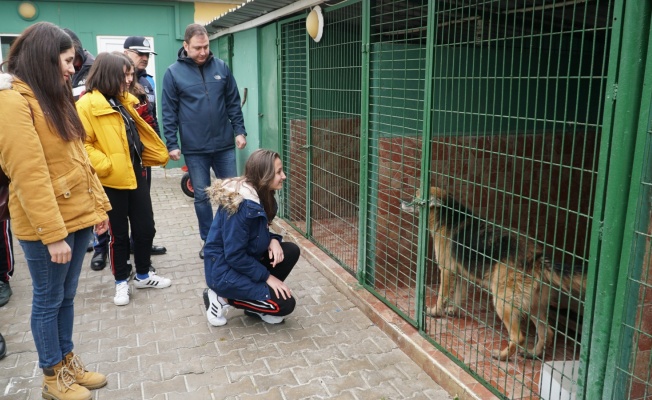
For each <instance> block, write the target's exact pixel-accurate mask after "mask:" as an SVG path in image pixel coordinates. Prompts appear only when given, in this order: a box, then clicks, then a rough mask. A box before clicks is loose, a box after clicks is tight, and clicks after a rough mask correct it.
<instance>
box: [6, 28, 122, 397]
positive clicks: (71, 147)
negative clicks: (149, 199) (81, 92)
mask: <svg viewBox="0 0 652 400" xmlns="http://www.w3.org/2000/svg"><path fill="white" fill-rule="evenodd" d="M74 57H75V50H74V48H73V42H72V40H71V38H70V36H68V34H66V33H65V32H64V31H63V30H62V29H60V28H59V27H57V26H56V25H53V24H51V23H48V22H39V23H37V24H34V25H32V26H30V27H29V28H27V29H25V31H24V32H23V33H22V34H21V35H20V36H19V37H18V38H17V39H16V41H15V42H14V44H13V45H12V46H11V49H10V50H9V57H8V59H7V61H6V65H5V67H6V71H7V72H8V73H6V74H5V73H2V74H0V126H2V129H0V167H2V169H3V171H4V172H5V173H6V174H7V176H8V177H9V179H10V180H11V182H10V184H9V192H10V197H9V211H10V214H11V219H12V225H13V232H14V235H15V236H16V237H17V238H18V241H19V243H20V245H21V247H22V249H23V252H24V253H25V259H26V260H27V266H28V267H29V272H30V275H31V277H32V287H33V298H32V315H31V328H32V335H33V336H34V344H35V346H36V350H37V352H38V358H39V360H38V361H39V367H41V368H42V369H43V374H44V379H43V397H44V398H46V399H59V400H64V399H65V400H70V399H74V400H86V399H90V398H91V393H90V392H89V389H96V388H99V387H102V386H104V385H106V377H105V376H104V375H102V374H99V373H95V372H89V371H87V370H86V369H85V367H84V365H83V363H82V362H81V359H80V358H79V356H78V355H75V354H73V352H72V350H73V347H74V346H73V342H72V331H73V320H74V298H75V293H76V292H77V283H78V280H79V274H80V272H81V265H82V261H83V259H84V254H85V253H86V247H87V245H88V241H89V239H90V237H91V233H92V229H93V228H92V227H93V226H95V230H96V231H97V232H99V233H101V232H104V231H106V230H107V228H108V223H107V212H108V211H109V210H110V209H111V205H110V204H109V200H108V198H107V196H106V194H105V193H104V190H103V189H102V185H101V184H100V182H99V180H98V177H97V175H96V174H95V171H94V170H93V168H92V166H91V163H90V161H89V159H88V155H87V153H86V150H85V149H84V144H83V141H84V139H85V137H86V133H85V131H84V128H83V126H82V123H81V121H80V120H79V117H78V115H77V112H76V110H75V104H74V100H73V97H72V91H71V86H70V77H71V76H72V75H73V74H74V72H75V71H74V68H73V59H74Z"/></svg>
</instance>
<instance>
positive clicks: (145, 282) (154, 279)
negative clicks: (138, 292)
mask: <svg viewBox="0 0 652 400" xmlns="http://www.w3.org/2000/svg"><path fill="white" fill-rule="evenodd" d="M170 285H172V281H171V280H169V279H168V278H163V277H162V276H158V275H156V274H153V273H151V272H150V273H149V276H148V277H147V279H138V275H136V276H135V277H134V286H136V289H148V288H155V289H163V288H166V287H170Z"/></svg>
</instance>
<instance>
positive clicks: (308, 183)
mask: <svg viewBox="0 0 652 400" xmlns="http://www.w3.org/2000/svg"><path fill="white" fill-rule="evenodd" d="M310 40H312V39H311V38H310V36H309V35H305V45H306V152H307V154H306V237H309V238H312V218H311V217H310V216H311V215H312V207H311V203H312V202H311V201H310V200H311V198H312V128H311V125H312V111H311V110H310V108H311V106H312V102H311V95H310Z"/></svg>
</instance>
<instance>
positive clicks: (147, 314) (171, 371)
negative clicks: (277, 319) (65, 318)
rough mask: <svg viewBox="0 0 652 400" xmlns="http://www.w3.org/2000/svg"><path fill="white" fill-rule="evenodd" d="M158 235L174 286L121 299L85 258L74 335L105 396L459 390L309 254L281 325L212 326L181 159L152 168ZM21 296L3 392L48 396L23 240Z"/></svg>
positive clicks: (108, 399) (10, 322)
mask: <svg viewBox="0 0 652 400" xmlns="http://www.w3.org/2000/svg"><path fill="white" fill-rule="evenodd" d="M153 175H154V179H153V183H152V203H153V206H154V215H155V218H156V228H157V234H156V239H155V242H156V244H162V245H165V246H166V247H167V248H168V253H167V254H165V255H162V256H155V257H153V258H152V261H153V263H154V266H155V267H156V268H157V271H158V273H159V274H160V275H162V276H165V277H169V278H170V279H172V281H173V283H172V286H171V287H170V288H167V289H163V290H157V289H147V290H136V289H134V290H133V295H132V299H131V302H130V304H129V305H127V306H124V307H117V306H115V305H114V304H113V295H114V283H113V277H112V276H111V273H110V271H109V270H108V269H105V270H103V271H99V272H98V271H92V270H91V269H90V268H89V267H88V264H89V262H90V257H91V255H90V254H88V255H87V256H86V259H85V260H84V267H83V269H82V273H81V276H80V280H79V289H78V293H77V298H76V300H75V313H76V317H75V338H74V339H75V342H76V346H77V347H76V349H75V350H76V352H77V353H78V354H80V355H81V356H82V358H83V360H84V361H85V363H86V365H87V367H88V369H89V370H92V371H99V372H102V373H105V374H107V377H108V381H109V383H108V385H107V386H106V387H105V388H103V389H99V390H95V391H93V394H94V399H96V400H97V399H100V400H115V399H120V400H122V399H126V400H131V399H133V400H141V399H142V400H177V399H178V400H195V399H198V400H204V399H206V400H218V399H219V400H222V399H232V400H249V399H265V400H267V399H271V400H276V399H278V400H294V399H355V400H360V399H382V398H384V399H403V398H417V399H437V400H442V399H450V398H451V397H450V396H449V395H448V394H447V393H445V392H444V391H443V390H442V389H441V388H440V387H439V386H438V385H437V384H436V383H435V382H433V381H432V379H430V378H429V377H428V376H427V375H426V374H425V373H423V371H422V370H421V369H420V368H419V366H418V365H417V364H415V363H414V362H413V361H411V360H410V359H409V358H408V357H407V356H406V355H405V353H403V352H402V351H401V350H399V348H398V346H397V345H396V344H395V343H394V342H393V341H392V340H391V339H390V338H388V337H387V336H386V335H385V334H384V333H383V332H382V331H381V330H380V329H379V328H378V327H377V326H375V325H374V324H373V323H372V322H371V320H370V319H369V318H368V317H367V316H366V315H365V314H364V313H363V312H362V311H361V310H360V309H359V308H358V307H356V306H355V305H354V303H353V302H351V301H350V300H349V298H347V296H345V295H343V294H342V293H340V292H339V291H338V290H337V289H336V288H335V287H334V286H333V285H332V284H331V283H330V281H329V280H328V279H326V278H325V277H324V275H322V274H321V272H320V271H319V270H318V269H316V268H315V267H313V266H312V265H311V264H310V263H309V262H307V261H306V259H305V258H303V257H301V258H300V260H299V262H298V264H297V266H296V267H295V270H294V272H293V273H292V274H291V275H290V277H289V278H288V285H289V286H290V287H291V288H293V293H294V295H295V296H296V297H297V308H296V310H295V313H294V314H293V315H291V316H290V317H288V318H287V321H286V322H285V323H283V324H280V325H273V326H272V325H267V324H265V323H264V322H262V321H261V320H260V319H258V318H251V317H247V316H244V315H243V313H242V311H240V310H234V309H232V310H230V312H229V314H228V316H227V319H228V321H229V322H228V324H227V325H225V326H222V327H212V326H210V325H208V323H207V322H206V317H205V310H204V305H203V301H202V297H201V295H202V290H203V288H204V287H205V282H204V266H203V263H202V260H200V259H199V257H198V256H197V252H198V251H199V247H200V240H199V233H198V230H197V221H196V217H195V214H194V207H193V204H192V199H190V198H188V197H186V196H185V195H183V193H182V192H181V190H180V186H179V180H180V177H181V171H180V170H179V169H173V170H167V171H165V170H162V169H154V174H153ZM16 261H17V262H16V272H15V276H14V278H13V280H12V281H11V286H12V289H13V291H14V295H13V296H12V298H11V301H10V302H9V303H8V304H7V305H6V306H4V307H2V308H0V332H2V333H3V335H4V336H5V339H6V340H7V344H8V355H7V357H6V358H5V359H3V360H2V361H0V397H1V398H3V399H8V400H28V399H39V398H40V397H41V396H40V384H41V379H42V373H41V370H40V369H39V368H38V362H37V359H38V357H37V355H36V350H35V348H34V342H33V339H32V335H31V332H30V324H29V314H30V312H31V280H30V278H29V273H28V270H27V267H26V265H25V261H24V258H23V256H22V251H21V249H20V246H16Z"/></svg>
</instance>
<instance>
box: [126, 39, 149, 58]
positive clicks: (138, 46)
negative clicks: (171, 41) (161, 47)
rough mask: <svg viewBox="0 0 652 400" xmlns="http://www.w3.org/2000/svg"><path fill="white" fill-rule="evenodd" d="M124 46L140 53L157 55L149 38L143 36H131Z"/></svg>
mask: <svg viewBox="0 0 652 400" xmlns="http://www.w3.org/2000/svg"><path fill="white" fill-rule="evenodd" d="M124 48H125V50H134V51H137V52H139V53H147V54H154V55H156V53H155V52H153V51H152V47H151V45H150V44H149V40H147V39H145V38H144V37H143V36H129V37H128V38H127V39H126V40H125V44H124Z"/></svg>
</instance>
